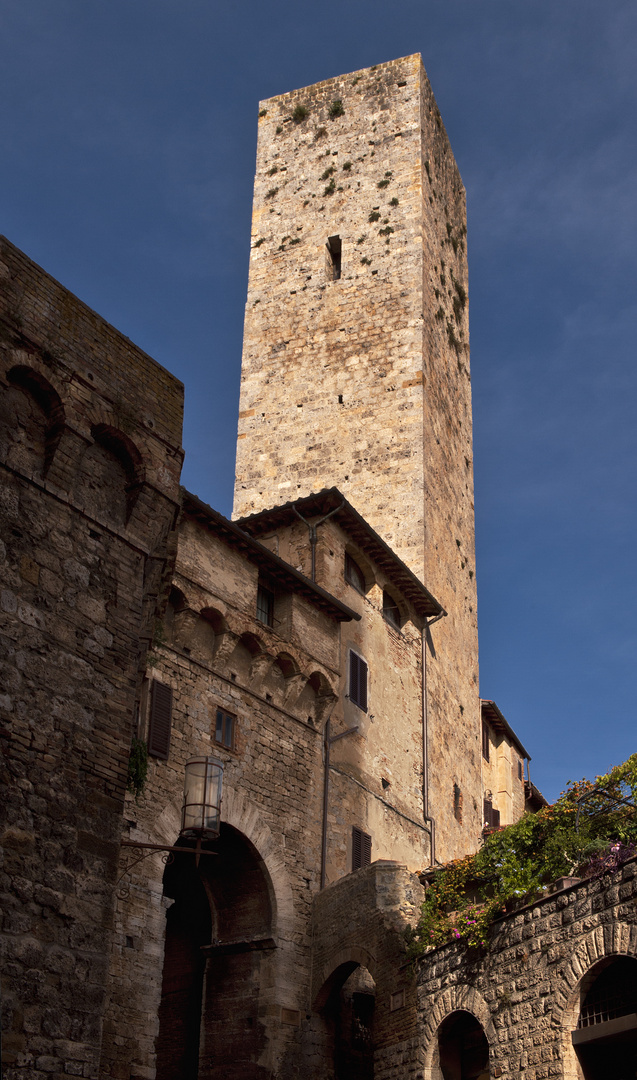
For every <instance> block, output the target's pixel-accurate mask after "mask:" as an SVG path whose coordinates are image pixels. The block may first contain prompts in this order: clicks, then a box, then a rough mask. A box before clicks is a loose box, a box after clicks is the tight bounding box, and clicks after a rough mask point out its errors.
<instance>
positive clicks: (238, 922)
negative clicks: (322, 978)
mask: <svg viewBox="0 0 637 1080" xmlns="http://www.w3.org/2000/svg"><path fill="white" fill-rule="evenodd" d="M210 847H211V849H212V850H214V851H215V854H214V855H204V856H202V858H201V860H200V863H199V867H197V866H196V865H195V859H194V857H193V855H191V854H186V853H184V854H183V855H181V854H177V855H175V858H174V860H173V862H172V863H171V864H170V865H168V866H167V867H166V872H165V874H164V894H165V895H166V896H169V897H171V898H173V899H174V901H175V902H174V904H173V905H172V907H171V908H170V909H169V911H168V916H167V925H166V950H165V957H164V975H163V984H162V999H161V1005H160V1010H159V1037H158V1040H157V1080H235V1078H236V1080H261V1078H262V1077H264V1076H265V1073H264V1070H263V1069H262V1067H261V1066H260V1065H259V1064H258V1062H259V1059H260V1058H261V1057H262V1055H263V1051H264V1048H265V1044H266V1040H267V1030H266V1023H267V1021H265V1020H264V1017H265V1015H266V1014H267V1008H266V1007H265V1005H266V1003H265V1001H264V1000H263V995H264V994H267V992H268V988H269V987H270V986H271V985H272V981H273V979H272V972H271V970H270V968H271V965H272V963H273V958H274V941H273V939H272V936H271V934H272V922H273V903H272V895H271V887H270V879H269V876H268V874H267V871H266V869H265V865H264V863H263V860H262V859H261V857H260V856H259V854H258V852H257V851H256V848H255V847H254V846H253V845H252V844H251V843H250V841H249V840H248V839H247V837H245V836H244V835H243V834H242V833H240V832H238V830H237V829H234V828H232V826H230V825H227V824H222V826H221V834H220V836H219V838H218V840H216V841H214V843H213V844H211V845H210Z"/></svg>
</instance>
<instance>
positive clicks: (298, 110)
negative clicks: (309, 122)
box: [292, 104, 309, 124]
mask: <svg viewBox="0 0 637 1080" xmlns="http://www.w3.org/2000/svg"><path fill="white" fill-rule="evenodd" d="M308 112H309V110H308V109H306V107H305V105H300V104H299V105H297V106H296V107H295V109H294V112H293V113H292V119H293V120H294V123H295V124H301V123H303V121H304V120H305V118H306V116H307V115H308Z"/></svg>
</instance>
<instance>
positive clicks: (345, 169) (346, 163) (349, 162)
mask: <svg viewBox="0 0 637 1080" xmlns="http://www.w3.org/2000/svg"><path fill="white" fill-rule="evenodd" d="M351 167H352V163H351V161H346V162H345V164H344V165H343V169H344V171H345V172H349V171H350V169H351Z"/></svg>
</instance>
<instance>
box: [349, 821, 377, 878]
mask: <svg viewBox="0 0 637 1080" xmlns="http://www.w3.org/2000/svg"><path fill="white" fill-rule="evenodd" d="M371 861H372V838H371V836H369V835H368V833H364V832H363V830H362V829H358V828H357V827H356V825H353V826H352V870H360V868H361V867H362V866H369V864H370V862H371Z"/></svg>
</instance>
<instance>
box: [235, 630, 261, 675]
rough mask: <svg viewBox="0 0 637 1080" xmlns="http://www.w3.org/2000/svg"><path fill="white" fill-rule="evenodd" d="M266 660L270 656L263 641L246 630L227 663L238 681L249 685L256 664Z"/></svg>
mask: <svg viewBox="0 0 637 1080" xmlns="http://www.w3.org/2000/svg"><path fill="white" fill-rule="evenodd" d="M266 660H268V657H267V654H266V653H265V651H264V647H263V643H262V642H261V641H260V640H259V638H258V637H257V636H256V635H255V634H252V633H250V632H246V633H244V634H241V636H240V637H239V638H238V640H237V642H236V644H235V646H234V648H233V650H232V652H231V653H230V655H229V656H228V660H227V665H228V669H229V671H230V673H231V675H234V676H235V677H236V679H237V681H238V682H240V683H243V684H244V685H247V684H248V683H249V682H250V681H251V678H252V672H253V668H254V666H255V664H256V665H257V666H259V662H261V663H264V662H265V661H266Z"/></svg>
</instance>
